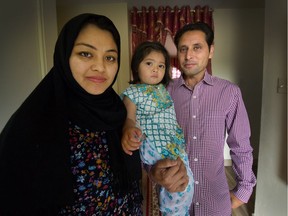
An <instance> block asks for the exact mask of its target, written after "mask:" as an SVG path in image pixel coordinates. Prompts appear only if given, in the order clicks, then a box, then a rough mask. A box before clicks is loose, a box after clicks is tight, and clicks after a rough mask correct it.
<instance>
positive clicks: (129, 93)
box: [120, 85, 139, 104]
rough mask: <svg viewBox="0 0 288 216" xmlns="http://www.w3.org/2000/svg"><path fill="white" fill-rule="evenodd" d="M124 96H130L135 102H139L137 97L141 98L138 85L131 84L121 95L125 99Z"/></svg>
mask: <svg viewBox="0 0 288 216" xmlns="http://www.w3.org/2000/svg"><path fill="white" fill-rule="evenodd" d="M124 96H126V97H128V98H129V99H130V100H131V101H132V102H133V103H134V104H137V103H138V101H137V98H139V92H138V89H137V88H136V87H134V86H132V85H130V86H129V87H128V88H127V89H125V90H124V91H123V93H122V94H121V95H120V97H121V99H122V100H123V98H124Z"/></svg>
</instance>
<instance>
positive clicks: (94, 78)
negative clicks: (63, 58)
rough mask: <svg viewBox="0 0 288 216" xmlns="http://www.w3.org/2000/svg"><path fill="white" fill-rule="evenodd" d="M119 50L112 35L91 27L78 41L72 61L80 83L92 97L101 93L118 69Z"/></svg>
mask: <svg viewBox="0 0 288 216" xmlns="http://www.w3.org/2000/svg"><path fill="white" fill-rule="evenodd" d="M117 59H118V49H117V46H116V43H115V42H114V40H113V37H112V35H111V33H110V32H108V31H105V30H102V29H100V28H98V27H97V26H95V25H92V24H89V25H87V26H86V27H84V28H83V29H82V30H81V31H80V33H79V35H78V37H77V38H76V40H75V43H74V47H73V50H72V53H71V56H70V59H69V64H70V68H71V71H72V75H73V77H74V79H75V80H76V81H77V82H78V84H79V85H80V86H81V87H82V88H83V89H84V90H86V91H87V92H88V93H90V94H93V95H98V94H102V93H103V92H104V91H105V90H106V89H107V88H108V87H109V86H110V85H111V84H112V82H113V80H114V77H115V75H116V73H117V70H118V61H117Z"/></svg>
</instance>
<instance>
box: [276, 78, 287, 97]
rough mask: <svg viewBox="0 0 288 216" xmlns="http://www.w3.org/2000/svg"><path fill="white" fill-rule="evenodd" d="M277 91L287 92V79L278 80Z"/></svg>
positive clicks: (280, 92)
mask: <svg viewBox="0 0 288 216" xmlns="http://www.w3.org/2000/svg"><path fill="white" fill-rule="evenodd" d="M277 93H279V94H287V79H284V78H278V80H277Z"/></svg>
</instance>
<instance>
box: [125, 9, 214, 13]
mask: <svg viewBox="0 0 288 216" xmlns="http://www.w3.org/2000/svg"><path fill="white" fill-rule="evenodd" d="M130 11H131V13H133V9H131V10H130ZM180 11H181V9H179V10H178V12H180ZM195 11H196V10H195V9H191V10H190V12H193V13H194V12H195ZM200 11H201V12H202V11H204V10H203V9H201V10H200ZM209 11H210V12H213V9H211V8H209ZM155 12H156V13H157V12H158V10H155ZM163 12H165V10H163ZM171 12H172V13H173V12H174V10H171ZM137 13H142V10H137ZM146 13H149V10H147V11H146Z"/></svg>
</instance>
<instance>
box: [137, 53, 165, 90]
mask: <svg viewBox="0 0 288 216" xmlns="http://www.w3.org/2000/svg"><path fill="white" fill-rule="evenodd" d="M165 67H166V66H165V58H164V55H163V54H162V53H161V52H157V51H152V52H151V53H149V54H148V55H147V56H146V57H145V58H144V59H143V61H142V62H141V63H140V65H139V68H138V73H139V78H140V80H141V83H145V84H150V85H155V84H158V83H160V82H161V81H162V79H163V77H164V75H165Z"/></svg>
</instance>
